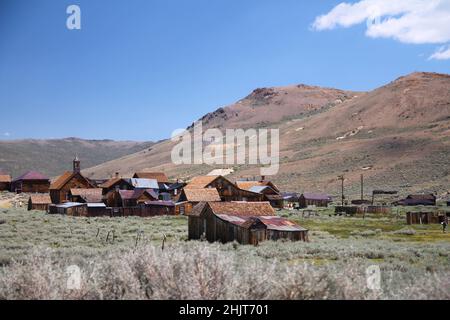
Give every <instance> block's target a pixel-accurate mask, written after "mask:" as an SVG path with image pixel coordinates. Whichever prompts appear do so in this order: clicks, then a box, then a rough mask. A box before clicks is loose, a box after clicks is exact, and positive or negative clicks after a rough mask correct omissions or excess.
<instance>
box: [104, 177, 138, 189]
mask: <svg viewBox="0 0 450 320" xmlns="http://www.w3.org/2000/svg"><path fill="white" fill-rule="evenodd" d="M122 182H125V183H127V184H129V185H130V187H131V186H132V185H131V180H130V179H124V178H112V179H109V180H108V181H106V182H105V183H102V184H101V185H99V186H98V187H99V188H103V189H109V188H112V187H114V185H116V184H118V183H122Z"/></svg>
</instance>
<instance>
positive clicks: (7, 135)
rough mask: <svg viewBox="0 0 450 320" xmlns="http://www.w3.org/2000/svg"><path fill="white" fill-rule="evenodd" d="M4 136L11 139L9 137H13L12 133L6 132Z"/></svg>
mask: <svg viewBox="0 0 450 320" xmlns="http://www.w3.org/2000/svg"><path fill="white" fill-rule="evenodd" d="M3 135H4V136H5V137H9V136H10V135H11V133H9V132H5V133H4V134H3Z"/></svg>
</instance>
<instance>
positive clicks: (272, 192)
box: [236, 180, 284, 209]
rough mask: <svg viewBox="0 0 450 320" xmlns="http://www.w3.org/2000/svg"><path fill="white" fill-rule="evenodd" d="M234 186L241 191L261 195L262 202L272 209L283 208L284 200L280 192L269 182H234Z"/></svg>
mask: <svg viewBox="0 0 450 320" xmlns="http://www.w3.org/2000/svg"><path fill="white" fill-rule="evenodd" d="M236 186H237V187H238V188H239V189H242V190H247V191H250V192H254V193H259V194H262V195H263V199H262V201H269V202H270V204H271V206H272V207H274V208H278V209H282V208H283V207H284V199H283V196H282V195H281V194H280V190H279V189H278V187H277V186H276V185H275V184H273V183H272V182H270V181H265V180H261V181H236Z"/></svg>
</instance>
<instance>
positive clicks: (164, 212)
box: [145, 200, 184, 216]
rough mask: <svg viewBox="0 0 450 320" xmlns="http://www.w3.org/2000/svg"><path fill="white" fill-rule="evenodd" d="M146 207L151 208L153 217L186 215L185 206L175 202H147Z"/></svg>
mask: <svg viewBox="0 0 450 320" xmlns="http://www.w3.org/2000/svg"><path fill="white" fill-rule="evenodd" d="M145 206H146V207H147V208H150V212H151V214H152V216H178V215H180V214H181V215H182V214H184V204H182V203H175V202H174V201H161V200H158V201H146V202H145Z"/></svg>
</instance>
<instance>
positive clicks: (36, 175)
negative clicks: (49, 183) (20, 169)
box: [13, 171, 49, 181]
mask: <svg viewBox="0 0 450 320" xmlns="http://www.w3.org/2000/svg"><path fill="white" fill-rule="evenodd" d="M20 180H49V178H48V177H46V176H44V175H43V174H42V173H40V172H37V171H28V172H26V173H24V174H23V175H21V176H20V177H17V178H15V179H14V180H13V181H20Z"/></svg>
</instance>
